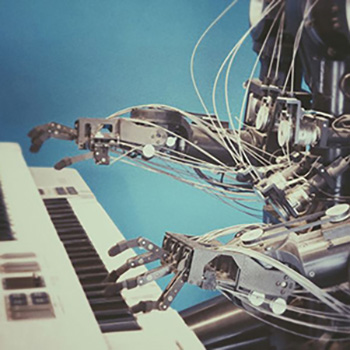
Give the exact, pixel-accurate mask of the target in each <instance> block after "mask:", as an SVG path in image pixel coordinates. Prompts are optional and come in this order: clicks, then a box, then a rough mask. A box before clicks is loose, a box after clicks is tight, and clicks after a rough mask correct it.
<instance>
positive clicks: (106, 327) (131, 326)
mask: <svg viewBox="0 0 350 350" xmlns="http://www.w3.org/2000/svg"><path fill="white" fill-rule="evenodd" d="M99 324H100V329H101V331H102V333H111V332H122V331H135V330H139V329H141V328H140V326H139V324H138V323H137V321H136V319H135V317H132V318H130V319H129V320H122V321H121V320H119V322H118V321H115V320H111V321H109V322H103V321H99Z"/></svg>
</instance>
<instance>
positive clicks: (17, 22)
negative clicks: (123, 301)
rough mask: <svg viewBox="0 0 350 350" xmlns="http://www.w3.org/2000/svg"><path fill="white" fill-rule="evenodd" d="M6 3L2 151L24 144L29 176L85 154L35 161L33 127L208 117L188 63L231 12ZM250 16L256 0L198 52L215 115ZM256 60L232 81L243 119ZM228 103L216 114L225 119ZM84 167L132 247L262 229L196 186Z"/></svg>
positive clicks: (48, 155)
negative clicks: (176, 112) (142, 112)
mask: <svg viewBox="0 0 350 350" xmlns="http://www.w3.org/2000/svg"><path fill="white" fill-rule="evenodd" d="M0 3H1V11H0V29H1V30H0V79H1V86H0V141H11V142H18V143H19V144H20V145H21V147H22V150H23V154H24V157H25V159H26V161H27V163H28V164H29V165H30V166H52V165H53V164H54V163H55V162H56V161H57V160H59V159H61V158H63V157H65V156H67V155H75V154H77V153H78V152H77V149H76V147H75V144H73V143H71V142H64V141H57V140H56V141H54V140H50V141H49V142H47V144H45V145H44V147H43V149H42V151H41V152H40V153H39V154H35V155H33V154H30V153H29V151H28V149H29V139H28V138H27V136H26V134H27V132H28V131H29V130H30V129H31V128H32V127H33V126H35V125H38V124H44V123H47V122H50V121H57V122H59V123H62V124H66V125H69V126H73V124H74V121H75V120H76V119H77V118H78V117H105V116H107V115H109V114H111V113H113V112H114V111H117V110H120V109H122V108H125V107H128V106H133V105H139V104H148V103H162V104H168V105H173V106H176V107H179V108H182V109H185V110H189V111H194V112H202V108H201V105H200V103H199V101H198V99H197V97H196V95H195V92H194V89H193V87H192V83H191V79H190V72H189V63H190V56H191V53H192V50H193V47H194V45H195V43H196V42H197V40H198V38H199V37H200V35H201V34H202V32H203V31H204V30H205V29H206V28H207V26H208V25H209V24H210V23H211V22H212V21H213V20H214V19H215V18H216V17H217V16H218V15H219V13H220V12H221V11H223V9H224V8H225V7H226V6H228V5H229V3H230V1H228V0H166V1H165V0H130V1H121V0H103V1H98V0H60V1H53V0H31V1H28V0H15V1H6V0H2V1H0ZM248 8H249V1H248V0H240V1H239V2H238V4H237V5H236V6H235V7H234V8H233V9H232V10H231V11H230V12H229V13H228V14H227V15H226V16H225V17H224V18H223V20H222V21H221V22H219V23H218V24H217V26H216V27H215V28H214V29H213V30H212V31H211V32H210V33H209V34H208V36H207V37H206V39H205V40H204V41H203V43H202V45H201V46H200V47H199V49H198V56H197V58H196V61H195V74H196V77H197V79H198V85H199V88H200V90H201V92H202V94H203V97H204V99H205V100H206V101H207V102H208V105H209V106H211V104H210V99H211V89H212V84H213V80H214V77H215V74H216V72H217V70H218V68H219V66H220V64H221V62H222V61H223V60H224V58H225V56H226V55H227V54H228V52H229V51H230V49H231V48H232V46H233V45H234V44H235V43H236V41H237V40H238V39H239V38H240V37H241V36H242V35H243V34H244V32H245V31H246V30H247V29H248ZM254 61H255V54H254V53H253V51H252V42H251V39H250V38H248V39H247V41H246V43H245V44H244V45H243V47H242V49H241V50H240V52H239V54H238V56H237V61H236V63H235V65H234V66H233V69H232V75H231V79H230V98H231V102H232V105H233V107H234V111H235V113H239V110H240V104H241V99H242V96H243V93H244V90H243V88H242V84H243V82H244V81H245V80H246V79H247V78H248V77H249V75H250V70H251V67H252V65H253V64H254ZM222 92H223V90H222V88H220V89H219V91H218V96H219V100H218V103H219V107H220V110H221V111H222V114H223V115H224V108H223V99H222ZM209 108H210V110H211V107H209ZM74 167H75V168H76V169H78V171H79V172H80V174H81V175H82V176H83V178H84V179H85V181H86V182H87V183H88V185H89V186H90V188H91V189H92V191H93V192H94V194H95V195H96V197H97V199H98V200H99V201H100V202H101V203H102V205H103V207H104V208H105V209H106V211H107V212H108V214H109V215H110V216H111V218H112V219H113V220H114V222H115V223H116V224H117V226H118V227H119V229H120V230H121V231H122V232H123V234H124V235H125V237H127V238H133V237H137V236H139V235H144V236H146V237H148V238H150V239H152V240H153V241H155V242H156V243H158V244H161V241H162V238H163V235H164V232H165V231H172V232H179V233H186V234H203V233H205V232H207V231H210V230H213V229H215V228H221V227H225V226H229V225H233V224H237V223H247V222H252V220H253V219H252V218H250V217H249V216H246V215H244V214H242V213H240V212H238V211H236V210H234V209H232V208H231V207H229V206H226V205H225V204H223V203H221V202H220V201H218V200H217V199H215V198H212V197H210V196H209V195H207V194H205V193H202V192H200V191H199V190H196V189H194V188H192V187H190V186H187V185H185V184H182V183H178V182H176V181H174V180H172V179H169V178H166V177H164V176H161V175H157V174H153V173H148V172H146V171H143V170H140V169H137V168H134V167H130V166H127V165H124V164H121V163H117V164H114V165H113V166H110V167H104V166H95V165H94V163H93V162H92V161H87V162H84V163H81V164H77V165H75V166H74ZM166 282H167V281H161V285H162V286H163V287H164V285H165V283H166ZM212 296H213V293H212V292H206V291H202V290H200V289H199V288H197V287H194V286H186V287H185V288H184V290H183V291H182V292H181V294H180V295H179V297H178V298H177V300H176V301H175V302H174V306H175V308H177V309H178V310H180V309H183V308H185V307H188V306H191V305H194V304H196V303H197V302H200V301H202V300H204V299H206V298H209V297H212Z"/></svg>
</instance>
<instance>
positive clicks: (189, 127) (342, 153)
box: [29, 0, 350, 350]
mask: <svg viewBox="0 0 350 350" xmlns="http://www.w3.org/2000/svg"><path fill="white" fill-rule="evenodd" d="M250 23H251V28H250V30H249V33H250V34H251V35H252V38H253V43H254V45H253V49H254V51H255V52H256V53H257V55H258V58H259V61H260V72H259V78H252V77H251V78H250V79H248V81H247V82H246V83H245V89H246V97H247V98H246V104H245V109H244V114H243V118H241V119H239V120H238V121H237V120H233V119H232V118H229V121H222V120H221V119H220V118H219V117H218V116H217V115H212V114H209V113H206V114H196V113H191V112H186V111H183V110H179V109H177V108H174V107H169V106H162V105H147V106H138V107H133V108H130V109H126V110H123V111H120V112H117V113H115V114H113V115H111V116H110V117H108V118H106V119H99V118H80V119H78V120H77V121H76V123H75V127H74V128H70V127H67V126H64V125H61V124H58V123H55V122H52V123H48V124H45V125H42V126H38V127H35V128H34V129H33V130H32V131H30V133H29V136H30V138H31V140H32V146H31V151H33V152H37V151H39V149H40V147H41V145H42V144H43V142H44V141H46V140H47V139H49V138H57V139H63V140H72V141H75V142H76V144H77V145H78V148H79V149H80V150H87V151H88V152H87V153H84V154H82V155H77V156H73V157H67V158H64V159H62V160H61V161H60V162H58V163H57V164H56V165H55V168H56V169H62V168H63V167H65V166H69V165H71V164H74V163H75V162H78V161H82V160H85V159H89V158H92V159H94V160H95V162H96V163H97V164H100V165H108V164H110V163H112V162H113V161H114V159H113V157H112V154H114V153H117V154H118V155H119V156H118V158H117V159H121V158H124V159H129V160H130V161H134V162H138V163H141V164H143V166H144V167H147V168H149V169H151V170H157V171H158V172H161V173H164V174H167V175H170V176H174V173H176V172H174V171H173V172H172V171H170V170H169V169H173V170H174V169H175V170H177V171H178V169H179V168H181V169H182V167H184V166H185V167H187V168H189V169H190V170H191V171H192V173H191V174H190V175H189V173H188V169H187V172H186V173H185V172H183V173H182V174H183V176H179V179H180V180H182V181H185V182H189V181H193V180H192V179H193V177H195V178H196V179H197V181H198V183H200V184H201V186H202V188H210V189H212V190H213V191H216V192H215V193H216V194H218V195H221V196H223V198H225V200H227V201H233V202H234V203H237V204H241V202H240V201H239V199H242V198H244V197H245V196H253V195H258V196H260V198H262V199H263V201H264V202H265V205H264V209H263V214H264V222H263V223H257V224H249V225H239V226H235V227H229V228H225V229H221V230H216V231H213V232H209V233H207V234H205V235H204V236H188V235H181V234H175V233H170V232H168V233H166V234H165V237H164V240H163V244H162V246H157V245H155V244H154V243H152V242H150V241H149V240H148V239H147V238H144V237H139V238H136V239H132V240H130V241H123V242H119V243H117V244H116V245H115V246H113V247H112V248H111V249H110V251H109V254H110V255H111V256H116V255H117V254H120V253H122V252H123V251H125V250H126V249H130V248H136V247H138V248H141V249H144V250H145V253H143V254H140V255H136V256H135V257H133V258H131V259H129V260H128V261H126V262H125V264H124V265H123V266H121V267H119V268H118V269H116V270H114V271H112V272H111V273H110V274H109V276H108V280H107V281H106V283H107V285H108V286H107V288H106V291H105V293H106V295H107V296H113V294H114V293H115V292H116V291H120V290H122V289H125V288H126V289H130V288H135V287H139V286H141V285H143V284H145V283H148V282H150V281H154V280H156V279H158V278H160V277H163V276H165V275H168V274H173V278H172V280H171V282H170V283H169V285H168V286H167V287H166V288H165V290H164V292H163V293H162V295H161V296H160V298H159V299H158V300H155V301H142V302H140V303H139V304H137V305H135V306H133V307H132V310H133V312H135V313H137V312H149V311H151V310H153V309H157V310H165V309H167V308H168V307H169V306H170V305H171V303H172V301H173V300H174V298H175V297H176V295H177V294H178V293H179V292H180V290H181V288H182V286H183V285H184V284H185V283H191V284H195V285H197V286H199V287H200V288H203V289H209V290H215V289H217V290H219V291H220V292H221V293H222V294H223V295H224V297H219V298H216V299H215V300H212V301H210V302H206V303H204V304H202V305H199V306H195V307H194V308H191V309H189V310H186V311H184V312H183V317H184V319H185V321H186V322H187V323H188V324H189V326H190V327H192V328H193V329H194V331H195V332H196V333H197V335H198V336H199V338H200V339H201V340H202V341H203V343H204V344H205V346H206V347H207V349H252V348H255V347H257V346H263V347H264V349H265V348H266V349H278V350H280V349H296V348H298V349H350V304H349V303H350V291H349V287H348V283H349V275H350V266H349V255H350V253H349V247H350V234H349V223H350V182H349V176H350V141H349V140H350V138H349V137H350V127H349V123H350V2H349V1H348V0H251V3H250ZM228 112H229V111H228ZM228 114H229V113H228ZM126 115H128V117H125V116H126ZM159 159H161V160H162V161H166V162H172V163H173V168H169V167H164V166H163V165H162V164H163V163H159V162H158V160H159ZM178 173H179V172H178ZM189 179H191V180H189ZM242 205H243V206H244V204H242ZM154 261H159V262H160V266H159V267H157V268H154V269H151V270H149V271H148V272H146V273H144V274H142V275H139V276H136V277H135V278H130V279H124V280H122V281H121V280H120V277H121V276H122V275H123V274H124V273H125V272H126V271H128V270H129V269H132V268H135V267H137V266H140V265H145V264H148V263H150V262H154Z"/></svg>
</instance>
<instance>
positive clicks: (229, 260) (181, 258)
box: [105, 230, 295, 312]
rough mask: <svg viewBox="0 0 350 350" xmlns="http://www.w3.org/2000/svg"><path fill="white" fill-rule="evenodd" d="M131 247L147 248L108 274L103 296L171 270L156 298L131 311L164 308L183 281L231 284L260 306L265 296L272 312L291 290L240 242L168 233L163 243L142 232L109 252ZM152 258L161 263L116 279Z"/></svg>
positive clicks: (213, 286) (211, 287)
mask: <svg viewBox="0 0 350 350" xmlns="http://www.w3.org/2000/svg"><path fill="white" fill-rule="evenodd" d="M255 231H256V230H255ZM248 236H250V237H253V236H254V230H251V231H246V234H245V239H246V240H248V239H249V238H248ZM238 241H241V240H240V239H238ZM243 241H244V239H243ZM135 247H139V248H143V249H145V250H146V251H147V252H146V253H145V254H142V255H137V256H135V257H132V258H130V259H129V260H128V261H127V262H126V263H125V264H124V265H122V266H121V267H120V268H118V269H117V270H114V271H112V272H111V273H110V274H109V276H108V278H107V281H106V282H107V283H110V285H109V286H108V287H107V288H106V290H105V294H106V295H107V296H113V295H114V294H115V293H116V292H118V291H120V290H122V289H131V288H136V287H139V286H142V285H144V284H146V283H148V282H151V281H154V280H156V279H158V278H161V277H163V276H165V275H168V274H174V277H173V279H172V280H171V282H170V283H169V285H168V286H167V287H166V289H165V291H164V292H163V294H162V295H161V296H160V298H159V299H158V300H157V301H142V302H140V303H139V304H137V305H135V306H134V307H132V310H133V312H140V311H143V312H148V311H151V310H152V309H159V310H166V309H167V308H168V307H169V306H170V304H171V302H172V301H173V300H174V298H175V297H176V295H177V294H178V293H179V291H180V290H181V288H182V287H183V285H184V283H185V282H187V283H190V284H194V285H197V286H199V287H200V288H203V289H209V290H214V289H221V288H226V289H227V288H229V289H230V290H231V291H233V292H234V293H248V294H249V297H248V300H249V301H250V302H252V303H253V304H254V303H258V304H259V305H261V304H262V303H263V302H264V301H265V302H266V303H267V304H270V305H272V306H271V307H272V310H275V311H276V310H277V308H278V306H281V305H285V306H286V300H287V298H288V296H290V295H291V294H292V293H293V292H294V290H295V283H294V281H293V280H292V279H291V278H290V277H289V276H288V275H286V274H285V273H284V272H281V271H277V270H274V271H273V270H271V269H270V268H267V267H266V266H264V265H263V264H261V263H260V262H258V261H255V260H254V259H253V258H252V257H251V256H249V255H245V254H242V253H239V249H238V250H237V251H235V249H236V248H239V244H234V243H233V242H232V243H231V244H230V246H223V245H221V244H219V242H211V243H210V244H208V243H204V242H201V241H200V238H199V237H190V236H185V235H181V234H174V233H167V234H166V235H165V237H164V240H163V245H162V247H158V246H156V245H155V244H153V243H151V242H150V241H149V240H147V239H145V238H142V237H140V238H137V239H133V240H130V241H123V242H121V243H118V244H117V245H115V246H114V247H112V248H111V249H110V250H109V254H110V255H111V256H115V255H117V254H120V253H121V252H123V251H124V250H126V249H128V248H135ZM235 247H236V248H235ZM230 249H232V250H230ZM155 260H159V261H160V267H158V268H155V269H152V270H150V271H147V272H146V273H143V274H142V275H138V276H136V277H134V278H130V279H126V280H124V281H122V282H118V279H119V277H120V276H121V275H122V274H124V273H125V272H126V271H128V270H129V269H131V268H135V267H138V266H140V265H144V264H148V263H150V262H153V261H155ZM260 301H261V303H260Z"/></svg>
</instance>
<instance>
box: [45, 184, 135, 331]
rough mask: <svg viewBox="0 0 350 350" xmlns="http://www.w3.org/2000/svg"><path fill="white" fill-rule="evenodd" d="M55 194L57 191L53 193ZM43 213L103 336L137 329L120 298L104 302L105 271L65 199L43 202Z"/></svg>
mask: <svg viewBox="0 0 350 350" xmlns="http://www.w3.org/2000/svg"><path fill="white" fill-rule="evenodd" d="M56 191H57V189H56ZM44 203H45V206H46V209H47V211H48V213H49V215H50V218H51V220H52V222H53V224H54V226H55V229H56V232H57V234H58V236H59V238H60V240H61V242H62V243H63V245H64V248H65V250H66V252H67V254H68V256H69V259H70V261H71V263H72V265H73V267H74V270H75V273H76V274H77V276H78V278H79V281H80V283H81V285H82V287H83V289H84V292H85V295H86V297H87V299H88V301H89V304H90V307H91V309H92V311H93V312H94V315H95V318H96V320H97V322H98V324H99V326H100V328H101V331H102V332H103V333H105V332H114V331H120V330H123V331H127V330H135V329H140V326H139V325H138V324H137V321H136V319H135V317H134V316H133V315H132V313H131V312H130V309H129V307H128V306H127V304H126V302H125V301H124V299H123V298H122V296H121V295H120V294H119V295H116V296H115V297H113V298H105V297H104V295H103V292H104V289H105V287H106V285H105V284H104V283H103V281H104V280H105V278H106V277H107V275H108V271H107V269H106V267H105V265H104V264H103V262H102V260H101V258H100V257H99V255H98V253H97V251H96V250H95V248H94V246H93V244H92V243H91V241H90V239H89V237H88V235H87V234H86V232H85V230H84V228H83V227H82V226H81V224H80V222H79V220H78V218H77V217H76V215H75V214H74V211H73V209H72V207H71V205H70V204H69V202H68V200H67V199H66V198H50V199H44Z"/></svg>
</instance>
